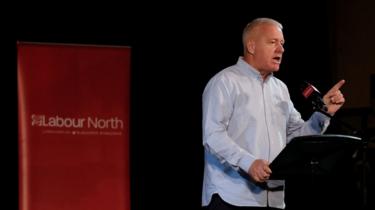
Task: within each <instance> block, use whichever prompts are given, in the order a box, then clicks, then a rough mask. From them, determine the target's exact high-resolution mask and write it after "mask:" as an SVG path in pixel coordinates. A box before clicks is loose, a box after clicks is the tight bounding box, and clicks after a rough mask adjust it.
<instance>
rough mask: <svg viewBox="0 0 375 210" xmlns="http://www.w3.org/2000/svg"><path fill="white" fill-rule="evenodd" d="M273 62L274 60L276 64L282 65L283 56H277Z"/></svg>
mask: <svg viewBox="0 0 375 210" xmlns="http://www.w3.org/2000/svg"><path fill="white" fill-rule="evenodd" d="M272 60H273V61H274V62H275V63H278V64H280V63H281V56H275V57H273V58H272Z"/></svg>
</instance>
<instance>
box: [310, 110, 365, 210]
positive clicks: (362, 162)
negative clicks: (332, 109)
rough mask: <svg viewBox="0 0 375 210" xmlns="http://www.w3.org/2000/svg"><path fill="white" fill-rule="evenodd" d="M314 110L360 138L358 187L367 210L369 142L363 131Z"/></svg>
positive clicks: (363, 206)
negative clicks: (359, 178) (360, 151)
mask: <svg viewBox="0 0 375 210" xmlns="http://www.w3.org/2000/svg"><path fill="white" fill-rule="evenodd" d="M314 110H315V111H317V112H320V113H322V114H324V115H325V116H327V117H329V118H330V119H331V121H333V122H335V123H338V124H339V125H342V126H344V127H346V128H347V129H349V130H350V131H351V132H352V134H353V135H355V136H358V135H359V136H360V137H361V139H362V147H361V149H362V153H361V159H360V162H359V164H358V165H360V166H361V180H360V184H359V186H360V189H361V190H362V208H363V209H367V205H368V201H367V199H368V190H367V184H368V183H367V180H368V173H369V170H370V167H369V163H368V160H367V149H368V143H369V140H368V139H367V138H366V136H365V135H364V134H363V133H364V132H363V131H359V130H356V129H354V128H353V127H352V126H351V125H349V124H348V123H346V122H344V121H342V120H339V119H337V118H333V116H332V115H330V114H328V113H327V112H326V111H324V110H322V109H321V108H319V107H316V106H314Z"/></svg>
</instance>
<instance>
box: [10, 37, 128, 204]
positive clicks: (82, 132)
mask: <svg viewBox="0 0 375 210" xmlns="http://www.w3.org/2000/svg"><path fill="white" fill-rule="evenodd" d="M130 51H131V49H130V48H129V47H120V46H92V45H70V44H49V43H27V42H19V43H18V44H17V53H18V54H17V56H18V57H17V62H18V63H17V65H18V105H19V107H18V110H19V116H18V118H19V169H20V170H19V181H20V182H19V183H20V185H19V186H20V191H19V204H20V209H22V210H51V209H53V210H85V209H87V210H108V209H110V210H128V209H130V172H129V104H130V103H129V100H130V97H129V95H130V90H129V89H130V84H129V82H130V79H129V77H130Z"/></svg>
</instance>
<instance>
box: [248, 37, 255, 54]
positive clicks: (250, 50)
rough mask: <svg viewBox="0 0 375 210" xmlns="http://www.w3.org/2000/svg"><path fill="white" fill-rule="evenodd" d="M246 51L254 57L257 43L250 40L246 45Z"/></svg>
mask: <svg viewBox="0 0 375 210" xmlns="http://www.w3.org/2000/svg"><path fill="white" fill-rule="evenodd" d="M246 49H247V52H248V53H249V54H251V55H254V53H255V42H254V41H252V40H250V41H248V42H247V44H246Z"/></svg>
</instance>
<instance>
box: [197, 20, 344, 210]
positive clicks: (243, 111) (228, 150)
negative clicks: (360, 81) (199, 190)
mask: <svg viewBox="0 0 375 210" xmlns="http://www.w3.org/2000/svg"><path fill="white" fill-rule="evenodd" d="M284 42H285V41H284V36H283V32H282V25H281V24H280V23H279V22H277V21H275V20H273V19H270V18H258V19H255V20H253V21H252V22H250V23H249V24H248V25H247V26H246V27H245V29H244V31H243V47H244V55H243V57H240V58H239V59H238V61H237V63H236V64H235V65H233V66H230V67H228V68H226V69H224V70H222V71H221V72H219V73H218V74H216V75H215V76H214V77H213V78H211V80H210V81H209V82H208V84H207V86H206V88H205V90H204V93H203V145H204V147H205V169H204V181H203V195H202V205H203V206H208V209H210V210H224V209H225V210H230V209H238V208H241V209H244V208H243V207H248V209H253V208H258V207H263V208H270V209H272V208H281V209H283V208H285V202H284V188H283V186H284V180H269V177H270V175H271V173H272V171H271V169H270V167H269V163H270V162H272V160H273V159H274V158H275V157H276V156H277V155H278V154H279V153H280V152H281V150H282V149H283V148H284V147H285V146H286V144H287V143H288V142H289V141H290V140H291V139H292V138H293V137H296V136H300V135H312V134H321V133H323V132H324V131H325V130H326V128H327V127H328V125H329V118H328V117H327V116H325V115H323V114H321V113H319V112H315V113H313V114H312V116H311V117H310V119H309V120H307V121H306V122H305V121H304V120H303V119H302V118H301V115H300V113H299V112H298V111H297V110H296V109H295V108H294V106H293V103H292V101H291V99H290V96H289V92H288V89H287V87H286V85H285V84H284V83H283V82H282V81H280V80H279V79H277V78H275V77H274V75H273V73H274V72H277V71H278V70H279V68H280V63H281V60H282V56H283V53H284V47H283V45H284ZM344 83H345V81H344V80H341V81H340V82H338V83H337V84H336V85H335V86H334V87H333V88H332V89H331V90H329V91H328V92H327V93H326V95H324V97H323V101H324V103H325V104H326V106H327V113H328V114H330V115H334V114H335V112H336V111H337V110H338V109H340V108H341V106H342V105H343V104H344V102H345V99H344V97H343V95H342V93H341V91H340V88H341V86H342V85H343V84H344ZM243 174H245V176H244V175H243ZM246 177H249V178H246Z"/></svg>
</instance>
